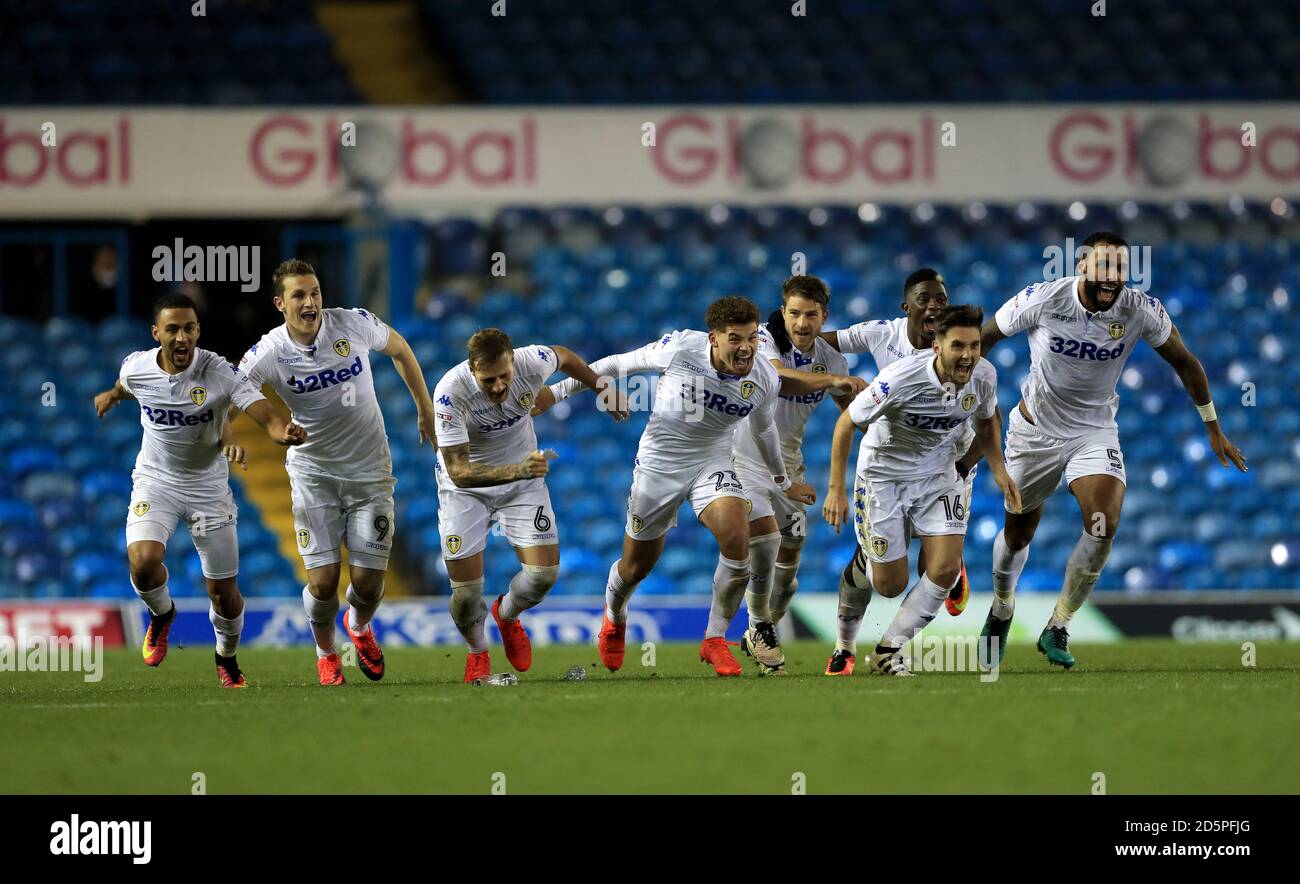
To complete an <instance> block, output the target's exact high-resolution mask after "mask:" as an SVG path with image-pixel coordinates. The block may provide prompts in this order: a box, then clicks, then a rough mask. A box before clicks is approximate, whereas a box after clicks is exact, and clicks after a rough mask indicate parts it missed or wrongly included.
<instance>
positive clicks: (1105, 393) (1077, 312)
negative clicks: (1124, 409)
mask: <svg viewBox="0 0 1300 884" xmlns="http://www.w3.org/2000/svg"><path fill="white" fill-rule="evenodd" d="M1078 283H1079V277H1077V276H1071V277H1068V278H1066V279H1060V280H1055V281H1052V282H1040V283H1034V284H1033V285H1031V286H1028V287H1027V288H1025V289H1024V290H1023V291H1021V292H1020V293H1019V294H1018V295H1016V296H1015V297H1014V298H1012V299H1011V300H1009V301H1007V302H1006V303H1005V304H1003V305H1002V306H1001V307H1000V308H998V312H997V313H996V314H995V318H996V320H997V323H998V328H999V329H1000V330H1001V331H1002V334H1004V335H1006V336H1007V337H1010V336H1011V335H1014V334H1017V333H1019V332H1022V331H1023V332H1028V333H1029V359H1030V362H1029V375H1028V376H1027V377H1026V378H1025V380H1024V383H1023V384H1021V387H1020V394H1021V396H1022V397H1023V399H1024V401H1025V407H1026V408H1028V409H1029V413H1030V415H1032V416H1033V418H1034V423H1035V424H1036V425H1037V426H1038V428H1039V429H1040V430H1042V431H1043V432H1044V433H1046V434H1047V435H1049V436H1055V437H1057V438H1061V439H1068V438H1072V437H1074V436H1076V435H1078V434H1079V433H1081V432H1087V431H1090V430H1113V429H1116V426H1115V412H1116V411H1117V410H1118V408H1119V395H1118V394H1117V393H1116V392H1115V388H1116V386H1117V385H1118V383H1119V377H1120V374H1121V373H1123V371H1124V363H1126V362H1127V361H1128V358H1129V357H1130V356H1132V355H1133V348H1134V347H1135V346H1137V342H1138V339H1139V338H1141V339H1144V340H1145V341H1146V342H1147V343H1148V344H1150V345H1151V346H1152V347H1159V346H1161V345H1162V344H1164V343H1165V341H1167V340H1169V335H1170V333H1171V331H1172V329H1173V323H1172V321H1171V320H1170V319H1169V315H1168V314H1167V313H1165V308H1164V307H1162V306H1161V305H1160V302H1159V301H1157V300H1156V299H1155V298H1153V297H1151V296H1150V295H1145V294H1143V293H1142V292H1139V291H1137V290H1135V289H1130V288H1124V289H1122V290H1121V291H1120V293H1119V294H1118V295H1117V296H1116V298H1115V303H1114V304H1112V305H1111V308H1110V309H1109V310H1107V311H1106V312H1104V313H1089V312H1088V311H1087V310H1085V309H1083V304H1081V303H1080V302H1079V295H1078V291H1077V286H1078Z"/></svg>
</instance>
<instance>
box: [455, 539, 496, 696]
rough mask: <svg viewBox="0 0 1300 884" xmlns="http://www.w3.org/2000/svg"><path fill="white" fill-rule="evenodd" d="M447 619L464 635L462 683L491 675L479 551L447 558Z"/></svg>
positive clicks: (481, 560) (481, 558) (481, 556)
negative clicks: (448, 587)
mask: <svg viewBox="0 0 1300 884" xmlns="http://www.w3.org/2000/svg"><path fill="white" fill-rule="evenodd" d="M447 576H448V577H449V578H450V579H451V603H450V606H451V620H452V622H453V623H455V624H456V629H458V630H459V631H460V634H461V635H462V636H463V637H464V638H465V646H466V655H465V677H464V680H465V682H467V683H468V682H472V681H474V680H475V679H477V678H487V677H488V676H489V675H491V674H492V658H491V655H490V654H489V652H488V648H489V646H488V640H487V605H486V604H485V603H484V601H483V553H481V552H479V553H475V554H474V555H472V556H466V557H465V558H463V559H450V560H448V561H447Z"/></svg>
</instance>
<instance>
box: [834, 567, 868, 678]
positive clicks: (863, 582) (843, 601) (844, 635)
mask: <svg viewBox="0 0 1300 884" xmlns="http://www.w3.org/2000/svg"><path fill="white" fill-rule="evenodd" d="M863 564H866V561H865V559H864V558H863V557H862V555H861V552H858V553H855V554H854V556H853V561H852V562H850V563H849V567H848V569H846V570H847V571H848V574H849V575H850V576H852V578H853V579H852V581H849V580H847V579H845V575H844V574H841V575H840V603H839V611H838V622H837V623H836V640H835V650H837V651H848V652H849V653H850V654H853V655H854V656H857V653H858V631H859V630H860V629H862V618H863V617H865V616H866V614H867V605H868V604H870V602H871V594H872V587H871V573H870V572H869V571H864V570H862V567H861V566H862V565H863ZM868 567H870V565H869V564H868Z"/></svg>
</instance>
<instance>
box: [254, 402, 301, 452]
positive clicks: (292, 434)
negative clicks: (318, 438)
mask: <svg viewBox="0 0 1300 884" xmlns="http://www.w3.org/2000/svg"><path fill="white" fill-rule="evenodd" d="M246 413H247V414H248V416H249V417H251V418H252V419H253V420H255V421H257V423H258V425H259V426H261V427H262V428H263V429H264V430H266V435H268V436H270V437H271V439H272V440H274V442H275V443H276V444H277V445H301V444H302V443H304V442H306V441H307V431H306V430H304V429H303V428H302V427H300V426H298V425H297V424H295V423H293V422H292V421H290V420H288V419H287V418H286V417H285V416H284V415H282V414H281V413H280V412H279V410H278V409H277V408H276V407H275V406H274V405H272V404H271V403H270V402H268V401H267V400H265V399H258V400H257V401H256V402H254V403H253V404H252V405H250V406H248V409H247V412H246Z"/></svg>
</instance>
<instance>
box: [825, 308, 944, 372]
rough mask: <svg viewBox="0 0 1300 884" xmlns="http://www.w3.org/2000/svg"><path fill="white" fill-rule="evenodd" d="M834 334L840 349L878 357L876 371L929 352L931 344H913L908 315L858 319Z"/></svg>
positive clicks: (874, 357) (844, 351)
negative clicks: (909, 336)
mask: <svg viewBox="0 0 1300 884" xmlns="http://www.w3.org/2000/svg"><path fill="white" fill-rule="evenodd" d="M835 337H836V340H837V342H838V343H839V345H840V352H841V353H870V354H871V358H872V359H874V360H876V371H882V370H884V368H885V367H886V366H888V365H890V364H892V363H894V362H897V361H898V360H900V359H903V358H905V357H907V356H914V355H916V354H917V353H922V352H926V353H928V352H930V348H929V347H926V348H925V349H924V350H918V349H916V348H915V347H913V346H912V341H911V339H909V338H908V337H907V317H906V316H899V317H896V318H894V319H872V320H869V321H867V322H859V323H855V324H854V325H851V326H849V327H848V328H842V329H840V330H839V331H837V332H836V333H835Z"/></svg>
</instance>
